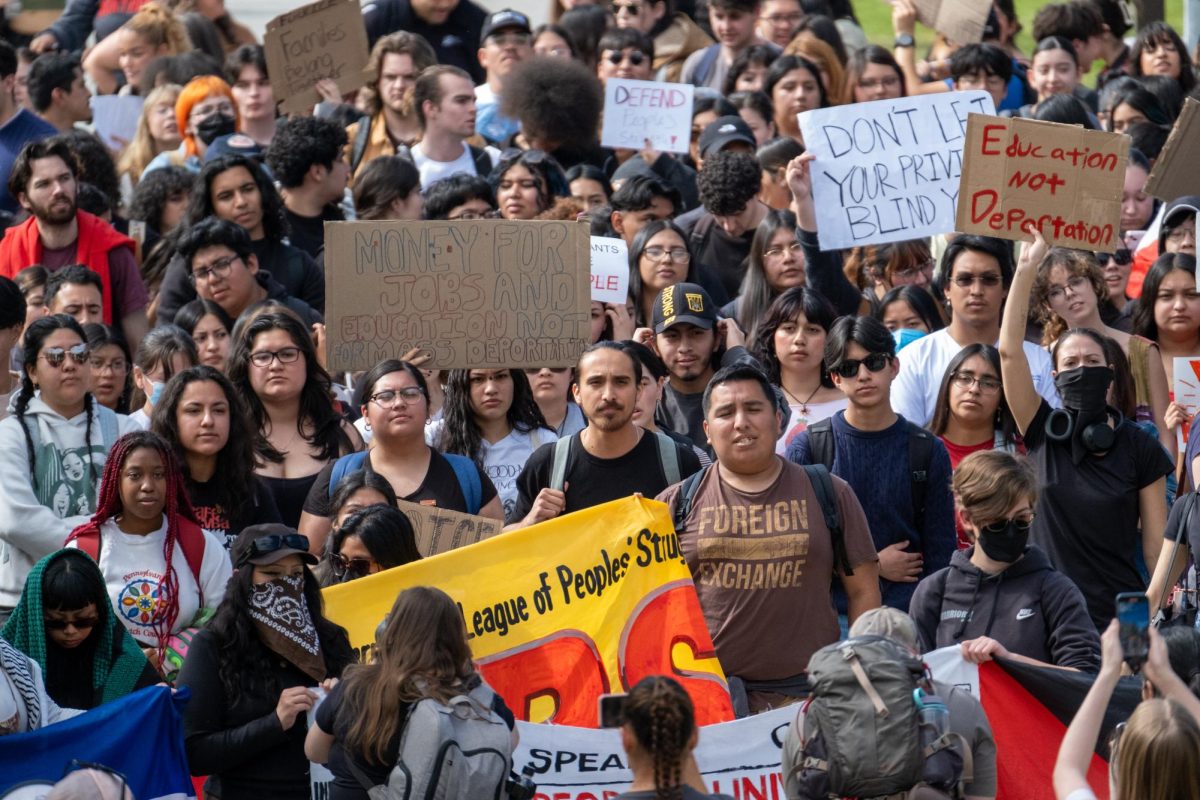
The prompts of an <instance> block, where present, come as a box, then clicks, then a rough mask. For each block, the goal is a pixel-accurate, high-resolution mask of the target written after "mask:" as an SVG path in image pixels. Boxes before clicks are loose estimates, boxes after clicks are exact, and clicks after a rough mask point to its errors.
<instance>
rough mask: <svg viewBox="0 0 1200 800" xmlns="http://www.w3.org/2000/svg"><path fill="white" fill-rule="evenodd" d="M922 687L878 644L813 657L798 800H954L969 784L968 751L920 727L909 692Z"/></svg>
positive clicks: (896, 651)
mask: <svg viewBox="0 0 1200 800" xmlns="http://www.w3.org/2000/svg"><path fill="white" fill-rule="evenodd" d="M924 679H925V664H924V663H923V662H922V661H921V659H920V658H918V657H917V656H914V655H912V654H911V653H909V652H908V651H907V650H905V649H904V648H903V647H901V646H899V645H898V644H896V643H895V642H893V641H891V640H890V639H886V638H884V637H881V636H859V637H856V638H853V639H847V640H846V641H843V642H837V643H835V644H831V645H828V646H826V647H823V648H821V649H820V650H818V651H817V652H816V653H814V654H813V656H812V659H811V660H810V661H809V662H808V680H809V683H810V684H811V686H812V697H811V698H810V699H809V700H808V701H807V702H806V704H805V706H804V723H803V724H804V728H803V736H802V739H803V742H804V750H803V752H802V754H801V758H800V759H799V763H798V764H797V765H796V767H795V772H794V773H793V776H794V777H795V778H796V779H797V781H798V785H799V786H801V787H802V788H803V791H802V794H801V796H802V797H808V798H826V797H854V798H877V797H896V796H900V797H904V796H910V797H916V796H921V797H957V796H960V795H961V787H962V785H963V784H964V783H965V782H968V781H970V779H971V775H970V773H971V761H970V759H971V754H970V748H969V746H968V745H967V743H966V741H965V740H964V739H963V738H962V737H961V736H959V735H957V734H954V733H949V732H938V731H934V730H932V727H933V726H932V725H921V724H920V721H919V715H918V708H917V700H916V697H915V696H914V692H915V691H917V690H918V689H919V688H920V687H921V685H922V683H923V682H924ZM938 702H940V701H938ZM914 791H916V792H918V793H919V794H911V793H912V792H914Z"/></svg>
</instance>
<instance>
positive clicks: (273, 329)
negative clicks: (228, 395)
mask: <svg viewBox="0 0 1200 800" xmlns="http://www.w3.org/2000/svg"><path fill="white" fill-rule="evenodd" d="M226 374H228V375H229V380H230V381H231V382H232V383H233V385H234V386H235V387H237V390H238V393H239V394H240V395H241V396H242V397H244V398H245V399H246V403H247V404H248V406H249V408H250V420H251V423H252V425H253V428H252V429H253V431H254V454H255V456H256V457H257V459H258V467H257V468H256V470H255V471H256V473H257V474H258V476H259V478H261V479H262V481H263V482H264V483H265V484H266V485H267V488H268V489H269V490H270V491H271V494H272V495H273V496H274V498H275V505H276V506H277V507H278V508H279V513H280V514H281V515H282V517H283V522H284V524H285V525H288V526H291V527H295V526H296V525H297V524H298V523H299V522H300V510H301V507H302V506H303V505H304V499H305V497H307V496H308V493H309V491H310V490H311V489H312V487H313V483H314V482H315V481H316V478H317V475H318V473H320V472H321V468H322V467H324V466H326V465H327V464H330V463H332V462H333V461H336V460H337V459H338V457H340V456H344V455H346V454H347V453H351V452H353V451H355V450H358V449H359V448H361V447H362V439H361V438H360V437H359V435H358V431H356V430H355V429H354V426H353V425H351V424H350V423H348V422H346V421H345V420H343V419H342V417H341V416H340V415H339V414H338V413H337V411H336V409H335V408H334V405H333V400H332V399H331V398H332V393H331V392H332V381H331V380H330V378H329V373H328V372H326V371H325V369H324V368H323V367H322V366H321V365H320V364H319V363H318V362H317V351H316V348H315V347H314V346H313V339H312V336H311V335H310V334H309V332H308V330H307V329H306V328H305V327H304V323H303V322H301V321H300V318H299V317H297V316H296V315H295V314H293V313H292V312H291V311H288V310H287V309H286V308H283V307H279V306H277V307H274V308H267V309H266V310H263V311H260V312H258V313H256V314H254V315H253V316H252V317H251V318H250V319H248V320H244V321H243V323H242V324H241V325H239V326H238V328H237V330H236V335H235V336H234V342H233V349H232V350H231V351H230V353H229V366H228V369H227V370H226Z"/></svg>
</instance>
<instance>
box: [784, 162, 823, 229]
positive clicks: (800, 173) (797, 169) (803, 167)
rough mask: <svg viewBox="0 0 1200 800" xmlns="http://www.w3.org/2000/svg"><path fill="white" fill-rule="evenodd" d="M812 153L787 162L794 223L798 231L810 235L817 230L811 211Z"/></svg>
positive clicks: (815, 217) (815, 219)
mask: <svg viewBox="0 0 1200 800" xmlns="http://www.w3.org/2000/svg"><path fill="white" fill-rule="evenodd" d="M815 158H816V156H814V155H813V154H812V153H801V154H800V155H798V156H796V157H795V158H793V159H792V160H791V161H789V162H788V165H787V172H786V173H785V175H786V179H787V185H788V189H789V190H790V191H791V193H792V213H794V214H795V215H796V223H797V225H798V226H799V227H800V230H804V231H809V232H810V233H811V232H813V231H815V230H816V229H817V214H816V211H815V209H813V200H812V171H811V170H810V169H809V166H808V165H809V164H811V163H812V161H813V159H815Z"/></svg>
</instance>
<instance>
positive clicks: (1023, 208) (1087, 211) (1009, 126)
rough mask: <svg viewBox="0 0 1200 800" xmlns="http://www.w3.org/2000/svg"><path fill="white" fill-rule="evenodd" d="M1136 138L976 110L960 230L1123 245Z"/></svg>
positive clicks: (1087, 246) (1109, 247) (1100, 247)
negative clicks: (1125, 193) (1124, 201)
mask: <svg viewBox="0 0 1200 800" xmlns="http://www.w3.org/2000/svg"><path fill="white" fill-rule="evenodd" d="M1128 160H1129V137H1128V136H1124V135H1122V134H1119V133H1104V132H1102V131H1089V130H1086V129H1085V128H1082V127H1079V126H1076V125H1060V124H1059V123H1057V122H1042V121H1040V120H1033V119H1002V118H998V117H985V116H983V115H979V114H972V115H971V118H970V120H969V122H968V125H967V146H966V148H965V149H964V150H963V169H962V185H961V188H960V190H959V193H958V230H959V231H961V232H963V233H981V234H984V235H985V236H998V237H1000V238H1001V239H1015V240H1019V241H1028V240H1029V239H1031V238H1032V237H1030V236H1029V235H1028V234H1026V233H1025V232H1024V231H1023V230H1022V228H1024V227H1025V225H1026V224H1028V223H1030V222H1032V223H1034V224H1035V225H1037V226H1038V228H1039V229H1040V230H1041V232H1042V235H1043V236H1044V237H1046V241H1047V242H1048V243H1049V244H1051V245H1059V246H1061V247H1074V248H1077V249H1080V250H1096V251H1099V252H1102V253H1104V252H1112V251H1113V250H1116V249H1117V248H1118V247H1121V246H1122V242H1121V238H1120V228H1121V191H1122V189H1123V188H1124V185H1125V164H1126V162H1128Z"/></svg>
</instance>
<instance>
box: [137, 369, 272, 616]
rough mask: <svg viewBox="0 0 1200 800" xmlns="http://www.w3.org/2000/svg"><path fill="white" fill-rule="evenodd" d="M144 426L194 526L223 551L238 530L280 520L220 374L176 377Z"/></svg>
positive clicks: (238, 403)
mask: <svg viewBox="0 0 1200 800" xmlns="http://www.w3.org/2000/svg"><path fill="white" fill-rule="evenodd" d="M150 427H151V430H153V431H154V432H155V433H157V434H158V435H159V436H161V437H162V438H164V439H166V440H167V442H168V443H169V444H170V445H171V449H172V450H173V451H174V453H175V458H176V459H178V461H179V465H180V468H181V469H182V470H183V485H184V488H185V489H187V495H188V499H189V500H191V503H192V510H193V511H195V513H196V519H197V520H199V521H200V527H202V528H204V530H206V531H208V532H209V533H212V534H213V535H215V536H216V537H217V538H218V539H219V540H221V542H222V543H223V544H224V545H225V548H226V549H229V548H230V547H232V546H233V542H234V540H235V539H236V538H237V536H238V534H239V533H241V532H242V529H243V528H245V527H247V526H249V525H259V524H262V523H265V522H279V521H280V518H279V508H278V507H277V506H276V505H275V498H274V497H272V496H271V492H270V491H268V490H267V487H266V484H264V483H263V482H262V481H261V480H260V479H259V478H258V476H257V475H255V474H254V435H253V434H252V433H251V428H250V422H249V420H248V418H247V416H246V404H245V403H243V402H242V398H241V397H240V396H239V395H238V393H237V391H236V390H235V389H234V388H233V384H232V383H230V382H229V379H228V378H226V377H225V375H224V373H222V372H219V371H217V370H215V369H213V368H212V367H206V366H196V367H190V368H188V369H185V370H183V371H182V372H180V373H178V374H176V375H175V377H173V378H171V380H169V381H168V382H167V386H166V388H165V389H163V393H162V398H161V399H160V400H159V402H158V405H157V406H155V408H154V417H153V418H152V419H151V421H150ZM213 602H214V603H215V602H216V599H215V598H214V600H213Z"/></svg>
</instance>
